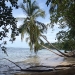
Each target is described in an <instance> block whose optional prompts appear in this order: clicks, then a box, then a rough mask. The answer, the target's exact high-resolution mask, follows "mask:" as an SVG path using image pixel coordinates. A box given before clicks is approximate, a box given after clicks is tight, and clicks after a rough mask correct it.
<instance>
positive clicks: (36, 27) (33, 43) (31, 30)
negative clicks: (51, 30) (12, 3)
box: [19, 0, 47, 52]
mask: <svg viewBox="0 0 75 75" xmlns="http://www.w3.org/2000/svg"><path fill="white" fill-rule="evenodd" d="M20 7H21V8H22V10H23V12H24V13H25V15H26V16H27V17H26V18H23V19H24V22H23V24H22V25H21V26H20V27H19V32H20V33H21V40H23V38H24V34H28V36H29V37H27V39H26V40H28V39H29V41H28V42H29V46H30V49H31V50H32V49H34V51H35V52H36V51H37V50H38V48H39V47H40V44H39V43H43V41H42V40H41V38H40V37H39V36H40V34H41V33H43V32H44V31H46V30H47V28H46V25H45V24H43V23H41V22H38V21H36V19H37V18H38V17H42V18H44V17H45V11H43V10H41V9H40V8H39V6H38V5H37V3H36V1H33V2H31V0H26V3H25V4H24V3H22V4H21V5H20Z"/></svg>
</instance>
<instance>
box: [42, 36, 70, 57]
mask: <svg viewBox="0 0 75 75" xmlns="http://www.w3.org/2000/svg"><path fill="white" fill-rule="evenodd" d="M41 36H42V37H43V38H44V39H45V40H46V41H47V42H48V43H49V45H51V46H52V47H53V48H55V49H56V50H57V51H58V52H59V53H61V54H62V55H64V56H66V57H70V56H69V55H66V54H64V53H63V52H61V51H60V50H59V49H57V48H56V47H55V46H53V45H52V44H51V43H50V42H49V41H48V40H47V38H46V37H44V36H43V35H41Z"/></svg>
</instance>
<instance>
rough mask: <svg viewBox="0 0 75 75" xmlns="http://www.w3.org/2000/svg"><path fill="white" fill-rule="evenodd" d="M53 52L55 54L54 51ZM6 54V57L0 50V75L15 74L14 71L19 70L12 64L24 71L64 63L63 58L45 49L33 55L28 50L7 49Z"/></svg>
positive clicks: (31, 51)
mask: <svg viewBox="0 0 75 75" xmlns="http://www.w3.org/2000/svg"><path fill="white" fill-rule="evenodd" d="M53 51H54V52H57V51H56V50H53ZM6 52H7V54H8V55H6V54H5V53H4V52H3V51H2V50H1V49H0V75H9V74H10V75H11V74H13V73H14V72H15V69H19V67H17V66H16V65H15V64H14V63H16V64H17V65H19V66H20V67H22V68H23V69H26V68H28V67H30V66H40V65H43V66H56V65H59V64H61V63H62V62H63V61H64V58H63V57H60V56H58V55H56V54H54V53H52V52H51V51H49V50H46V49H41V50H38V52H37V53H35V52H34V51H33V50H30V49H29V48H13V47H9V48H7V49H6ZM57 53H58V52H57ZM4 58H6V59H4ZM7 59H8V60H7ZM11 61H12V62H11ZM13 62H14V63H13ZM10 69H11V70H10ZM12 70H13V71H12ZM9 72H10V73H9Z"/></svg>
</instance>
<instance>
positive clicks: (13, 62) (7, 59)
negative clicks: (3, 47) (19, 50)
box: [0, 58, 22, 70]
mask: <svg viewBox="0 0 75 75" xmlns="http://www.w3.org/2000/svg"><path fill="white" fill-rule="evenodd" d="M3 59H5V60H8V61H10V62H11V63H13V64H14V65H16V66H17V67H19V68H20V70H22V68H21V67H20V66H19V65H17V64H16V63H15V62H13V61H11V60H9V59H7V58H2V59H0V60H3Z"/></svg>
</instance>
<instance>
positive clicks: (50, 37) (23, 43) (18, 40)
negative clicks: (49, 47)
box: [6, 0, 60, 48]
mask: <svg viewBox="0 0 75 75" xmlns="http://www.w3.org/2000/svg"><path fill="white" fill-rule="evenodd" d="M36 1H37V3H38V5H39V6H40V8H41V9H43V10H45V13H46V17H45V18H44V19H43V18H38V19H37V20H38V21H40V22H43V23H45V24H47V23H49V22H50V14H49V7H47V6H46V4H45V3H46V0H36ZM20 3H21V0H19V4H20ZM7 4H9V3H7ZM12 13H13V16H14V17H15V18H16V17H26V15H25V13H24V12H23V11H22V9H17V10H16V9H15V8H13V12H12ZM21 24H22V21H20V22H18V23H17V26H18V27H19V26H20V25H21ZM59 30H60V29H58V25H56V26H55V27H54V28H53V29H51V28H48V31H47V33H44V35H46V37H47V39H48V40H49V41H50V42H56V41H57V40H55V39H56V33H57V32H58V31H59ZM26 37H27V36H26V35H25V38H26ZM6 40H7V41H8V42H7V45H6V47H20V48H29V45H28V43H27V42H26V41H25V39H24V40H23V41H21V36H18V37H16V40H15V41H14V42H13V43H11V42H9V38H7V39H6ZM44 42H46V41H44Z"/></svg>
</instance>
